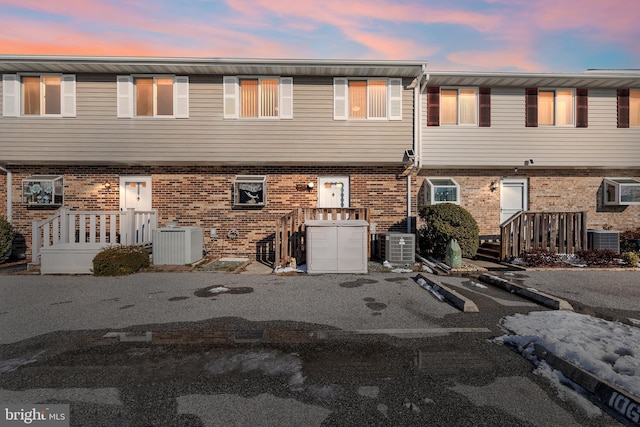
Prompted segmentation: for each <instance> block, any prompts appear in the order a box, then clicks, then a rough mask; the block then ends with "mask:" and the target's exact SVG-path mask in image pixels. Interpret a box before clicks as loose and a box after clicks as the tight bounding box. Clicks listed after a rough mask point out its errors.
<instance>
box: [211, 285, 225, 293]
mask: <svg viewBox="0 0 640 427" xmlns="http://www.w3.org/2000/svg"><path fill="white" fill-rule="evenodd" d="M229 291H230V289H229V288H226V287H224V286H216V287H215V288H211V289H209V293H212V294H221V293H223V292H229Z"/></svg>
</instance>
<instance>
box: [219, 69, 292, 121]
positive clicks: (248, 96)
mask: <svg viewBox="0 0 640 427" xmlns="http://www.w3.org/2000/svg"><path fill="white" fill-rule="evenodd" d="M223 92H224V117H225V118H228V119H237V118H260V119H268V118H272V119H278V118H280V119H291V118H293V78H292V77H236V76H225V77H224V79H223Z"/></svg>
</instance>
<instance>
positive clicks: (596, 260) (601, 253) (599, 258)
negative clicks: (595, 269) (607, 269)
mask: <svg viewBox="0 0 640 427" xmlns="http://www.w3.org/2000/svg"><path fill="white" fill-rule="evenodd" d="M576 256H577V257H578V258H581V259H582V260H583V261H584V262H585V263H586V264H587V265H589V266H598V265H599V266H607V265H614V264H617V262H616V259H618V258H620V254H619V253H617V252H615V251H612V250H611V249H593V250H586V251H576Z"/></svg>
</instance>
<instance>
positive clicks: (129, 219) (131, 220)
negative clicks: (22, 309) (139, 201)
mask: <svg viewBox="0 0 640 427" xmlns="http://www.w3.org/2000/svg"><path fill="white" fill-rule="evenodd" d="M125 222H126V229H125V230H127V236H126V238H125V240H126V242H125V245H133V244H135V243H137V242H136V213H135V210H134V209H133V208H127V213H126V214H125Z"/></svg>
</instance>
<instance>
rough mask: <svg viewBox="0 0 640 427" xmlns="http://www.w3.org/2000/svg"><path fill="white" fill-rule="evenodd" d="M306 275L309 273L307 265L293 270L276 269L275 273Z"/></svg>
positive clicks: (289, 268) (285, 268) (291, 268)
mask: <svg viewBox="0 0 640 427" xmlns="http://www.w3.org/2000/svg"><path fill="white" fill-rule="evenodd" d="M293 272H295V273H306V272H307V265H306V264H301V265H299V266H298V267H297V268H293V267H276V269H275V270H274V273H293Z"/></svg>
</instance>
